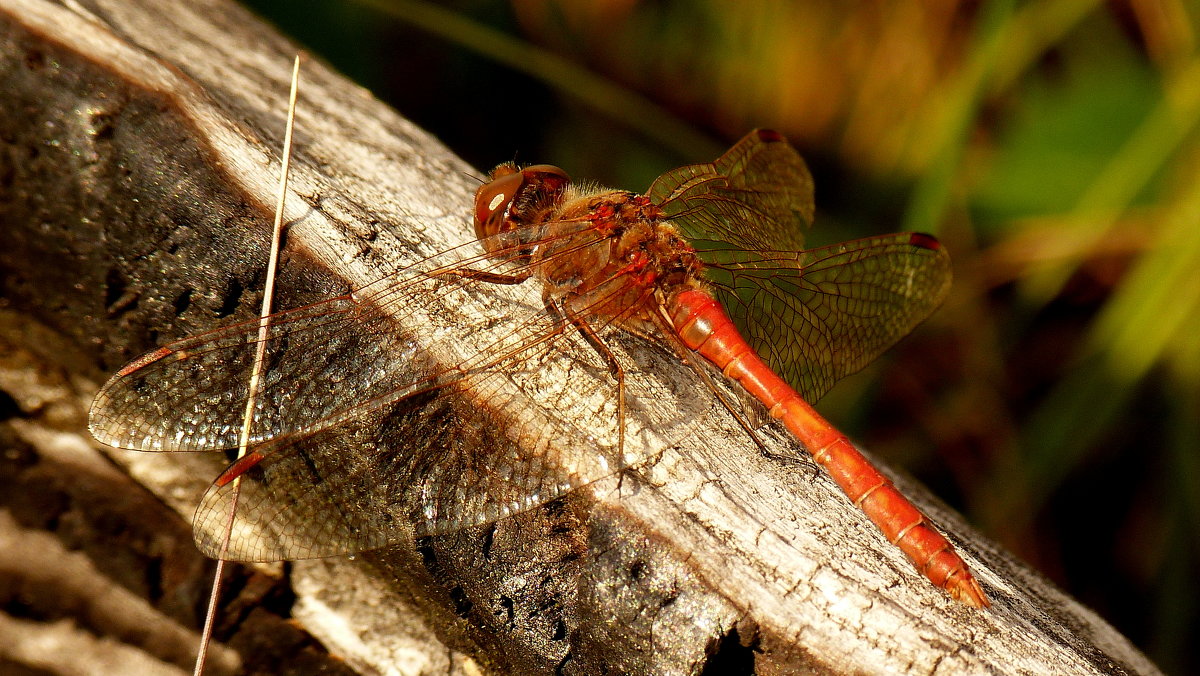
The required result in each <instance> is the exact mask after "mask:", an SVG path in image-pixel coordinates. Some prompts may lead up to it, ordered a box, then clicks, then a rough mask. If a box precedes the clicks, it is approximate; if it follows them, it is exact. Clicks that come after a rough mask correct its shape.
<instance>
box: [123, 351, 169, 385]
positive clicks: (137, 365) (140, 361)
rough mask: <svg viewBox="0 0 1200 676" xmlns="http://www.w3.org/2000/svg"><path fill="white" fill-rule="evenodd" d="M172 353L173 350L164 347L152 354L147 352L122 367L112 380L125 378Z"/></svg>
mask: <svg viewBox="0 0 1200 676" xmlns="http://www.w3.org/2000/svg"><path fill="white" fill-rule="evenodd" d="M172 352H173V350H171V349H170V348H166V347H160V348H158V349H157V350H154V351H153V352H147V353H146V354H144V355H142V356H140V357H138V358H137V359H134V360H133V361H131V362H129V363H128V364H126V365H125V366H122V367H121V370H120V371H117V373H116V374H115V375H114V376H113V378H124V377H125V376H127V375H129V374H130V373H133V372H134V371H137V370H138V369H141V368H142V367H145V366H148V365H150V364H153V363H154V362H156V361H158V360H160V359H162V358H163V357H166V356H167V355H169V354H171V353H172Z"/></svg>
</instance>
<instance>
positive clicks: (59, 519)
mask: <svg viewBox="0 0 1200 676" xmlns="http://www.w3.org/2000/svg"><path fill="white" fill-rule="evenodd" d="M0 40H2V43H0V59H3V63H2V64H0V83H2V84H0V92H2V95H0V144H2V145H0V218H2V219H3V220H2V226H0V227H2V230H0V233H2V234H0V237H2V239H0V279H2V282H0V284H2V289H3V299H2V301H0V449H2V451H3V452H2V453H0V463H3V469H2V470H0V482H2V490H0V495H2V500H3V502H2V503H0V505H2V506H3V510H0V565H2V566H3V576H2V577H0V594H2V595H3V596H2V598H3V601H4V606H3V609H4V611H5V614H3V615H0V671H7V670H8V669H9V668H12V669H13V670H15V669H17V668H26V669H31V670H32V669H38V668H40V669H46V670H49V671H59V672H63V673H66V672H77V673H87V672H96V673H106V672H107V673H111V672H114V671H127V672H133V671H137V672H139V673H152V672H154V671H155V670H157V671H160V672H162V673H175V672H178V671H179V670H180V669H183V668H186V667H187V665H188V661H189V659H190V657H189V655H190V652H191V650H192V645H193V642H194V630H195V627H196V626H197V615H198V613H199V609H200V607H201V604H202V597H203V595H204V594H205V593H206V591H205V590H206V588H207V587H206V585H207V580H206V576H207V575H208V574H209V572H210V570H211V566H210V564H209V563H208V562H206V561H205V560H204V559H203V558H202V557H200V556H199V555H198V554H197V553H196V552H195V551H194V549H193V548H192V546H191V540H190V528H189V527H188V525H187V522H186V520H187V519H188V518H189V517H190V514H191V512H192V509H193V508H194V506H195V504H196V502H197V500H198V497H199V496H200V495H201V494H202V493H203V491H204V489H205V488H206V487H207V484H208V483H209V481H210V480H211V479H212V478H213V477H214V476H215V475H216V473H217V472H218V471H219V470H220V467H221V465H222V463H223V462H224V460H223V459H221V458H216V459H214V458H211V457H207V455H208V454H149V453H133V452H125V451H112V450H109V449H101V448H99V446H98V445H97V444H95V443H94V442H93V441H91V438H90V436H89V435H88V433H87V429H86V405H87V402H88V401H89V400H90V398H91V396H92V395H93V394H94V392H95V390H96V387H97V385H98V384H99V383H100V382H102V381H103V379H104V378H105V377H106V376H107V375H108V374H109V373H111V372H112V371H114V370H115V369H116V368H118V367H120V366H121V365H122V364H124V363H125V362H126V361H128V360H129V359H131V358H133V357H135V356H137V355H138V354H140V353H142V352H143V351H145V350H148V349H151V348H153V347H155V346H156V345H159V344H161V343H162V342H163V341H164V340H165V339H168V338H175V337H181V336H183V335H188V334H192V333H195V332H197V331H201V330H204V329H206V328H212V327H214V326H217V325H220V324H222V323H224V322H227V321H228V320H227V319H226V317H227V316H230V315H236V316H239V317H241V316H252V315H253V313H254V312H255V309H254V308H255V307H256V303H257V302H258V301H259V300H260V297H261V296H260V292H259V289H261V288H262V284H263V274H264V273H263V270H264V267H265V264H264V261H265V243H266V242H267V240H268V238H269V234H268V233H269V227H270V220H271V217H270V210H271V204H272V203H273V194H274V181H275V172H276V171H277V160H276V157H277V148H278V146H279V138H280V137H281V135H282V129H283V119H284V115H285V98H286V93H287V77H288V74H289V71H290V62H291V57H292V55H293V53H294V52H295V50H296V48H295V46H294V45H290V44H288V42H287V41H286V40H284V39H282V38H280V37H279V36H278V35H276V34H275V33H273V32H272V31H271V30H270V29H269V28H268V27H266V26H265V25H263V24H262V23H261V22H259V21H257V20H256V19H255V18H254V17H252V16H249V15H248V14H247V13H246V12H245V11H244V10H242V9H241V8H239V7H237V6H235V5H230V4H228V3H226V2H223V1H222V0H204V1H202V2H190V1H189V2H184V1H182V0H171V1H167V2H164V1H163V0H154V1H153V2H150V1H148V0H136V1H135V0H81V1H80V2H73V3H65V4H60V3H55V2H49V1H43V0H0ZM302 79H303V88H302V90H301V91H302V94H301V99H302V100H301V103H300V107H299V111H298V122H297V132H296V134H297V136H296V138H297V142H296V153H297V154H296V158H295V161H294V165H293V174H292V188H291V191H292V192H291V195H290V202H289V210H288V213H287V216H288V219H289V220H290V221H291V222H292V223H293V225H292V227H291V229H290V231H289V236H288V239H287V244H286V248H285V250H284V260H283V266H282V270H281V273H280V281H279V284H280V288H281V289H282V291H281V294H282V295H281V297H280V298H279V300H278V302H277V306H279V307H287V306H290V305H293V304H296V303H300V302H304V301H307V300H311V299H313V298H318V297H321V296H323V295H327V294H331V293H337V292H340V291H343V290H345V289H347V288H353V287H356V286H360V285H362V284H364V283H365V282H367V281H370V280H372V279H376V278H378V277H380V276H382V275H384V274H386V273H387V271H389V270H393V269H395V268H396V267H397V266H399V265H403V264H404V263H405V262H406V261H412V260H414V259H416V258H418V257H420V256H421V255H424V254H428V253H431V252H434V251H437V250H440V249H444V248H446V247H447V245H450V244H457V243H459V242H461V241H463V240H464V239H466V237H467V235H468V233H469V228H468V226H467V218H468V215H469V210H468V207H469V205H470V198H471V193H472V188H473V186H472V183H471V181H470V180H469V179H467V178H466V175H467V172H469V171H470V168H469V167H466V166H464V165H463V163H462V162H461V161H459V160H458V159H456V158H455V157H454V156H452V155H451V154H450V153H449V152H447V151H446V150H445V149H444V148H443V147H441V146H440V145H439V144H438V143H437V142H436V141H435V140H433V139H431V138H429V137H428V136H427V135H425V134H424V133H423V132H421V131H420V130H419V129H416V128H415V127H413V126H412V125H411V124H409V123H407V122H406V121H404V120H403V119H401V118H400V117H398V116H397V115H396V114H395V113H394V112H393V111H390V110H388V109H387V108H385V107H384V106H383V105H381V104H380V103H379V102H377V101H375V100H374V99H373V98H371V96H370V95H369V94H368V93H366V92H364V91H362V90H360V89H358V88H357V87H355V86H354V85H351V84H349V83H347V82H345V81H344V80H343V79H342V78H340V77H339V76H338V75H336V74H334V73H331V72H330V71H329V70H328V69H327V68H325V67H324V66H323V65H322V64H319V63H308V64H307V65H306V66H305V70H304V73H303V75H302ZM529 293H531V294H533V298H534V299H535V301H536V290H530V291H529ZM462 311H463V312H467V311H475V312H486V311H488V310H487V308H486V307H480V308H462ZM446 321H450V322H452V321H453V318H452V317H448V318H446ZM430 331H431V332H432V331H433V327H430ZM643 349H647V350H649V349H650V348H643ZM464 396H465V395H464ZM705 415H706V416H707V417H706V418H705V419H704V420H703V421H702V424H701V425H699V426H698V428H697V429H698V431H697V433H696V435H695V436H693V437H691V438H688V439H685V440H684V441H682V442H681V443H680V444H679V445H678V446H677V447H674V448H670V449H667V450H666V451H664V452H663V454H662V455H661V457H656V458H653V459H651V460H650V461H649V462H647V463H645V464H643V465H640V466H637V467H635V468H634V469H632V470H631V471H629V472H626V473H624V474H623V475H622V476H621V477H619V478H618V477H612V478H610V479H606V480H603V481H600V482H597V483H595V484H593V485H590V486H587V487H585V488H583V489H580V490H577V491H575V492H573V493H571V494H570V495H568V496H567V498H565V499H564V500H561V501H556V502H554V503H551V504H549V505H543V506H541V507H538V508H535V509H532V510H530V511H527V512H525V513H522V514H519V515H517V516H515V517H512V518H508V519H504V520H501V521H499V522H497V523H495V524H494V525H488V526H482V527H476V528H469V529H465V530H463V531H460V532H457V533H454V534H451V535H444V536H435V537H430V538H422V539H420V540H418V541H416V542H413V543H408V544H407V545H405V544H400V545H397V546H394V547H391V548H388V549H385V550H381V551H379V552H375V553H371V554H368V555H363V556H360V557H357V558H355V559H353V560H351V559H346V558H337V559H327V560H317V561H306V562H297V563H294V564H288V565H286V566H284V567H282V568H280V567H278V566H276V567H275V568H274V569H272V568H271V567H269V566H266V567H261V566H260V567H235V569H234V571H233V572H232V573H230V577H231V583H230V587H229V591H228V593H227V595H226V598H225V600H224V602H223V604H222V608H221V611H220V612H221V616H222V620H221V622H220V623H219V638H220V639H221V640H222V641H224V642H225V645H224V646H222V647H220V648H219V649H218V650H217V652H216V655H215V657H214V662H213V673H229V672H233V671H236V670H237V669H238V667H237V664H238V662H239V661H241V663H242V667H241V668H242V669H244V670H246V671H262V672H264V673H281V672H284V671H289V672H291V673H307V672H309V671H311V672H313V673H315V672H316V671H317V670H318V669H324V670H325V671H322V673H330V671H334V670H339V669H341V670H349V669H354V670H356V671H358V672H361V673H397V672H398V673H435V672H436V673H469V672H472V671H473V670H474V668H475V667H482V668H483V670H484V671H489V672H496V673H552V672H555V671H556V670H559V671H562V672H564V673H580V674H590V673H608V672H613V673H700V672H703V671H705V670H708V672H707V673H750V672H752V671H754V672H760V673H809V672H822V673H825V672H827V673H845V672H863V673H868V672H869V673H898V672H909V671H911V672H933V671H938V672H943V673H979V672H984V671H988V672H1019V673H1156V669H1155V667H1154V666H1153V665H1152V664H1151V663H1150V662H1149V661H1147V660H1146V658H1145V657H1144V656H1142V655H1141V654H1140V653H1139V652H1138V651H1137V650H1136V649H1134V648H1133V647H1132V646H1131V645H1130V644H1129V642H1128V641H1127V640H1126V639H1124V638H1123V637H1122V636H1120V635H1118V634H1117V633H1116V632H1115V631H1114V630H1113V629H1112V628H1110V627H1109V626H1108V625H1107V624H1105V623H1104V622H1103V621H1101V620H1100V619H1099V618H1097V617H1096V616H1095V615H1094V614H1093V613H1091V612H1090V611H1089V610H1087V609H1086V608H1083V607H1082V606H1080V605H1079V604H1078V603H1076V602H1075V601H1073V600H1071V599H1070V598H1067V597H1066V596H1064V595H1063V594H1062V593H1061V592H1060V591H1059V590H1057V589H1055V588H1054V587H1053V586H1051V585H1050V584H1049V583H1048V582H1047V581H1045V580H1044V579H1042V578H1041V577H1040V576H1038V575H1037V574H1035V573H1033V572H1032V571H1030V570H1029V569H1028V568H1026V567H1025V566H1024V565H1022V564H1020V563H1019V562H1016V561H1014V560H1013V559H1012V558H1011V557H1010V556H1008V555H1007V554H1005V553H1003V552H1000V551H997V550H996V548H995V547H994V546H993V545H991V544H990V543H988V542H987V541H985V540H983V539H982V538H981V537H980V536H979V535H978V534H976V533H974V532H973V531H971V530H970V528H969V527H968V526H966V525H965V524H964V523H963V522H962V520H961V518H959V517H958V516H957V515H955V514H953V513H950V512H948V511H947V510H946V509H945V508H944V507H942V506H941V505H940V504H938V503H937V502H936V500H934V499H932V498H931V497H929V496H928V495H927V494H926V493H924V492H923V491H921V490H920V489H919V488H918V487H915V486H912V485H910V484H909V483H908V482H904V481H902V480H901V482H900V483H901V484H902V487H903V488H904V490H905V491H906V492H907V493H908V494H909V495H910V496H913V497H914V498H915V501H916V502H917V503H918V504H919V505H920V506H922V507H923V508H925V509H926V510H927V511H928V513H930V514H931V515H932V516H933V517H934V518H935V519H936V520H937V521H938V522H939V523H940V524H941V525H942V526H944V527H945V528H946V529H947V530H948V532H949V533H950V535H951V537H952V538H953V539H954V540H955V541H956V542H957V543H958V544H959V545H960V547H961V549H962V551H963V552H964V556H965V557H966V558H967V559H968V560H969V562H970V564H971V566H972V567H973V569H974V571H975V572H976V574H977V576H978V577H979V579H980V581H981V582H982V584H983V586H984V587H985V589H986V590H987V592H988V594H989V595H990V596H991V598H992V599H993V602H994V606H993V607H992V608H991V609H990V610H988V611H982V612H981V611H975V610H972V609H970V608H967V607H966V606H963V605H961V604H958V603H956V602H954V601H952V600H950V599H949V598H947V597H946V596H945V595H944V594H943V593H942V592H941V591H940V590H937V589H935V588H933V587H932V586H931V585H930V584H928V583H927V582H926V581H925V580H924V579H923V578H922V577H921V576H919V575H918V574H917V573H916V572H915V571H914V570H913V569H912V567H911V565H910V564H908V563H907V562H906V561H905V560H904V558H903V556H902V555H901V554H900V553H899V552H898V551H896V550H895V549H894V548H893V547H891V546H890V545H889V544H888V543H887V542H886V541H884V539H883V538H882V536H881V535H879V533H878V532H877V531H876V530H875V529H874V528H873V527H872V526H871V525H870V524H869V522H868V521H867V520H866V517H864V516H863V515H862V514H861V513H860V512H859V511H857V510H856V509H854V508H853V507H852V506H851V505H849V504H848V502H847V501H846V499H845V497H844V496H842V495H841V493H839V492H838V490H837V488H836V487H835V486H834V485H833V484H832V482H831V481H830V480H829V479H828V478H827V477H826V476H824V475H822V474H815V473H814V472H813V471H812V470H811V468H810V466H808V465H797V463H794V462H792V463H784V462H780V461H778V460H773V459H769V458H767V457H764V456H763V455H762V454H761V453H760V451H759V450H758V449H757V448H756V447H755V446H754V445H753V444H752V443H751V442H750V440H749V439H747V438H746V436H745V434H744V433H742V432H741V431H740V428H739V427H738V426H737V425H736V423H735V422H734V421H733V420H732V419H730V417H729V416H728V415H727V414H724V413H723V412H722V411H720V410H713V411H709V412H708V413H707V414H705ZM448 434H453V431H450V432H448ZM763 438H764V441H765V442H766V443H767V444H768V445H770V446H772V447H773V448H774V449H775V450H777V451H778V452H779V453H780V455H789V454H795V453H797V452H798V451H799V449H798V447H796V445H795V444H794V442H792V441H791V440H789V439H788V438H786V437H784V436H782V435H780V434H777V433H775V432H773V431H771V429H770V428H768V429H767V430H766V431H765V432H764V433H763ZM444 443H449V440H446V441H445V442H444ZM100 451H103V452H104V453H105V454H106V455H104V456H102V455H100V453H99V452H100ZM218 455H219V454H218ZM160 501H161V502H160ZM166 506H169V507H170V509H168V508H167V507H166ZM281 569H282V571H283V572H284V573H286V577H285V578H284V580H282V581H277V579H276V578H275V577H274V576H275V575H278V573H279V571H280V570H281ZM293 594H294V598H293V596H292V595H293ZM284 617H294V618H295V619H296V620H298V622H299V626H301V627H303V629H304V630H305V631H307V632H310V633H311V636H315V637H317V639H318V640H319V641H320V643H317V642H316V641H314V640H313V639H312V638H311V637H310V636H309V635H308V634H306V633H304V631H301V630H300V629H299V628H298V627H297V625H296V624H294V623H289V622H284V621H282V619H281V618H284ZM102 639H103V640H102ZM321 644H323V645H324V646H325V647H327V648H328V649H329V650H330V651H332V652H333V653H335V654H336V655H338V656H339V657H341V658H343V659H344V660H345V664H341V663H339V662H338V661H337V660H334V659H331V658H330V657H329V656H328V655H326V654H325V653H324V651H323V650H322V648H321Z"/></svg>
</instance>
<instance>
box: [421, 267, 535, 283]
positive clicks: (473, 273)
mask: <svg viewBox="0 0 1200 676" xmlns="http://www.w3.org/2000/svg"><path fill="white" fill-rule="evenodd" d="M433 276H435V277H458V278H459V279H472V280H476V281H480V282H484V283H486V284H510V285H511V284H520V283H522V282H524V281H525V280H527V279H529V278H530V277H532V276H533V273H532V272H529V271H525V272H521V273H519V274H515V275H506V274H504V273H501V272H488V271H487V270H476V269H474V268H453V269H450V270H442V271H440V272H437V273H435V274H434V275H433Z"/></svg>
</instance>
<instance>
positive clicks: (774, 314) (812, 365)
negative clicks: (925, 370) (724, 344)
mask: <svg viewBox="0 0 1200 676" xmlns="http://www.w3.org/2000/svg"><path fill="white" fill-rule="evenodd" d="M701 255H702V257H704V258H707V259H708V260H707V261H706V262H707V265H708V266H707V267H706V269H705V273H706V275H707V276H708V278H709V279H710V280H711V281H712V282H713V286H714V289H715V291H716V295H717V297H718V300H720V301H721V303H722V305H723V306H724V307H725V309H726V311H727V312H728V313H729V314H730V316H731V317H732V318H733V320H734V323H735V324H737V326H738V330H739V331H740V332H741V333H742V335H743V336H744V337H745V338H746V340H747V341H749V343H750V345H751V346H752V347H753V348H754V349H755V351H756V352H758V354H759V355H760V356H762V358H763V359H764V360H765V361H766V362H767V364H768V365H769V366H770V367H771V368H772V369H773V370H774V371H775V372H776V373H778V374H779V375H780V376H782V377H783V378H784V379H785V380H787V381H788V382H789V383H790V384H791V385H792V386H793V387H795V388H796V390H797V391H798V392H799V393H800V394H801V395H802V396H803V397H804V398H805V399H806V400H807V401H810V402H811V401H816V400H817V399H819V398H820V397H821V396H822V395H824V394H825V393H826V392H827V391H829V389H830V388H831V387H833V385H834V383H836V382H837V381H838V380H839V379H841V378H843V377H844V376H846V375H849V374H851V373H854V372H856V371H858V370H860V369H862V368H863V367H864V366H866V365H867V364H868V363H870V362H871V361H872V360H874V359H875V358H876V357H878V356H879V355H880V354H881V353H882V352H883V351H884V350H886V349H887V348H888V347H890V346H891V345H893V344H894V343H895V342H896V341H898V340H900V339H901V338H903V337H904V336H905V335H907V334H908V333H909V332H910V331H912V329H913V328H914V327H916V325H917V324H919V323H921V321H923V320H924V319H925V318H926V317H928V316H929V315H930V313H932V312H933V310H934V309H936V308H937V307H938V306H939V305H940V304H941V303H942V301H943V300H944V299H945V297H946V293H947V292H948V291H949V288H950V279H951V272H950V257H949V255H948V254H947V253H946V250H945V249H944V248H943V247H942V246H941V245H940V244H939V243H938V241H937V240H936V239H934V238H933V237H931V236H929V235H922V234H915V233H902V234H897V235H885V236H881V237H871V238H867V239H861V240H856V241H852V242H845V243H842V244H837V245H834V246H829V247H823V248H820V249H812V250H809V251H792V252H789V251H767V252H750V251H723V252H708V253H702V254H701Z"/></svg>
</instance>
